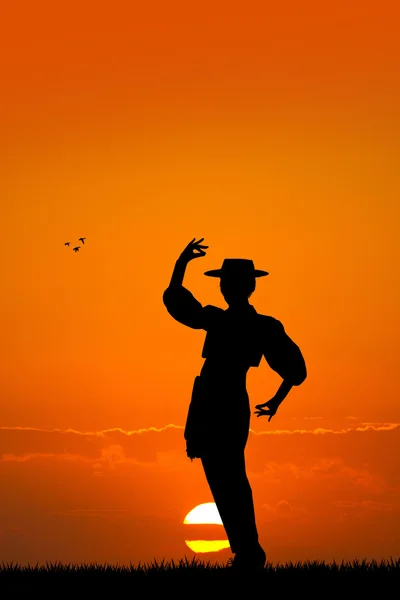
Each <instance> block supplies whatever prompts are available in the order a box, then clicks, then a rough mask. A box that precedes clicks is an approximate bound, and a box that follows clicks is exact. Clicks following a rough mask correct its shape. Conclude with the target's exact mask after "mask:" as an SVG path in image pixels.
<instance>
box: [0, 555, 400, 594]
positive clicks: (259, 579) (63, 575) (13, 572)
mask: <svg viewBox="0 0 400 600" xmlns="http://www.w3.org/2000/svg"><path fill="white" fill-rule="evenodd" d="M399 583H400V559H391V560H388V561H385V560H382V561H380V562H378V561H367V560H354V561H348V562H345V561H343V562H341V563H336V562H332V563H326V562H324V561H306V562H298V563H286V564H279V563H278V564H276V565H272V564H271V563H267V564H266V566H265V569H263V570H262V571H259V572H256V573H244V574H239V573H235V572H233V571H232V570H230V569H229V567H226V565H225V564H221V563H210V562H207V563H206V562H202V561H200V560H198V559H197V558H196V557H195V558H194V559H193V560H189V559H187V558H185V559H183V560H181V561H179V562H174V561H169V562H165V561H164V560H163V561H161V562H160V563H158V562H157V561H153V562H152V563H148V564H139V565H137V566H134V565H129V566H119V565H110V564H96V563H93V564H82V565H76V564H62V563H55V564H52V563H47V564H45V565H35V566H31V565H26V566H23V565H18V564H13V563H11V564H4V563H3V564H2V565H0V593H1V592H3V591H5V590H7V591H8V593H9V594H12V596H11V595H8V596H7V598H8V597H10V598H11V597H13V598H14V597H19V595H18V596H17V595H16V594H19V593H23V594H24V595H25V594H30V595H31V594H33V593H34V592H35V593H38V594H40V595H41V596H42V597H43V595H44V594H45V593H46V592H49V593H50V597H54V598H58V597H64V596H65V594H73V595H74V598H79V597H85V598H86V597H88V596H89V597H92V595H93V594H100V595H102V596H103V595H104V594H107V596H109V597H112V598H115V599H117V598H118V597H122V596H126V595H127V594H128V595H129V597H131V598H143V597H152V592H157V594H158V595H159V593H160V592H161V593H163V594H164V595H167V592H168V595H169V593H170V592H171V593H177V592H180V591H182V592H185V597H186V598H190V597H194V598H195V597H198V594H199V592H202V594H203V597H205V598H206V600H209V598H212V597H214V596H215V597H220V595H221V593H223V592H225V593H227V592H228V593H230V594H231V595H233V596H234V597H236V595H237V593H238V592H239V590H240V589H241V587H242V586H244V587H245V590H246V594H245V596H246V600H249V599H250V598H252V597H257V598H258V597H259V596H260V595H261V596H264V595H265V596H267V595H268V596H269V595H270V594H271V592H276V593H277V594H279V596H281V597H282V594H284V596H283V597H286V595H287V594H290V595H291V596H293V594H295V595H300V593H301V596H302V595H303V593H306V594H307V595H308V596H309V595H310V594H313V593H314V592H315V593H316V594H318V595H319V597H321V595H323V596H327V597H330V595H331V592H333V591H335V592H336V593H338V592H339V593H340V595H341V598H340V600H342V598H343V597H354V598H356V597H358V595H359V593H361V592H363V593H366V594H368V596H367V597H369V595H370V594H371V593H372V592H374V593H376V592H378V593H380V595H381V594H382V593H384V592H387V593H389V592H390V590H391V589H393V586H395V587H394V589H397V590H398V589H399V587H398V586H399ZM252 590H253V591H254V595H253V594H252ZM285 592H286V594H285ZM111 595H112V596H111ZM224 595H225V594H224Z"/></svg>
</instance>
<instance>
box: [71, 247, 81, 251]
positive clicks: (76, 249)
mask: <svg viewBox="0 0 400 600" xmlns="http://www.w3.org/2000/svg"><path fill="white" fill-rule="evenodd" d="M79 248H80V246H75V248H72V250H73V251H74V252H78V250H79Z"/></svg>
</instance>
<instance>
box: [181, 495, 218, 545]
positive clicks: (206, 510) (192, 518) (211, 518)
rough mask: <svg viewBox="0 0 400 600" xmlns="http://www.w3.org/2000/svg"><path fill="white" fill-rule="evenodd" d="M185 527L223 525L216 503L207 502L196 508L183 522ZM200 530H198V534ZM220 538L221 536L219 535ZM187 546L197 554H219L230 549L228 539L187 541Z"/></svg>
mask: <svg viewBox="0 0 400 600" xmlns="http://www.w3.org/2000/svg"><path fill="white" fill-rule="evenodd" d="M183 523H184V524H185V525H190V526H192V525H222V521H221V517H220V515H219V512H218V509H217V507H216V505H215V503H214V502H205V503H204V504H199V505H198V506H195V508H193V509H192V510H191V511H190V512H188V514H187V515H186V517H185V518H184V520H183ZM197 531H198V528H196V532H197ZM218 537H220V536H219V534H218ZM185 543H186V545H187V546H188V547H189V548H190V549H191V550H192V551H193V552H196V553H207V552H218V551H219V550H225V549H226V548H229V541H228V540H227V539H224V540H221V539H217V540H212V539H211V540H204V539H202V540H185Z"/></svg>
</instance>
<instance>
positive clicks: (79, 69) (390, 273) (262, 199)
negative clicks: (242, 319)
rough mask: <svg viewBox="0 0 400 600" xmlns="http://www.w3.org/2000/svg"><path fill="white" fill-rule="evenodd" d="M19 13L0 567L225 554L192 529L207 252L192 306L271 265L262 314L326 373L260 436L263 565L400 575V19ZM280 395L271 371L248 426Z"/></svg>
mask: <svg viewBox="0 0 400 600" xmlns="http://www.w3.org/2000/svg"><path fill="white" fill-rule="evenodd" d="M3 10H4V11H5V12H4V16H3V17H2V23H1V24H0V30H1V31H0V33H1V35H0V50H1V52H0V107H1V110H0V130H1V131H2V139H3V143H2V144H1V146H0V174H1V181H2V193H1V213H0V216H1V233H2V245H3V252H2V257H3V260H2V261H0V278H1V284H2V294H1V295H0V318H1V330H2V338H1V344H0V385H1V388H0V390H1V404H0V457H1V458H0V485H1V489H2V495H1V497H0V560H3V561H11V560H13V561H17V562H27V561H30V562H31V563H32V562H34V563H35V562H37V561H39V562H44V561H46V560H48V561H54V560H63V561H85V562H90V561H95V560H97V561H106V560H107V561H108V562H117V561H119V562H130V561H132V562H139V561H147V560H152V558H153V557H156V558H162V557H164V556H165V557H166V558H179V557H182V556H183V555H184V554H185V553H186V554H187V555H192V553H191V551H190V550H188V548H187V547H186V546H185V543H184V540H185V539H189V538H191V537H192V536H193V535H196V536H202V535H203V536H204V535H206V534H207V535H209V536H211V537H213V536H214V537H215V536H217V537H218V536H219V535H220V529H219V531H217V532H215V531H211V530H209V528H208V529H207V530H206V529H201V527H200V529H199V526H196V528H197V529H192V530H190V531H189V532H188V527H194V526H187V525H183V519H184V517H185V515H186V514H187V513H188V512H189V511H190V510H191V509H192V508H194V507H195V506H196V505H197V504H200V503H203V502H209V501H211V500H212V498H211V495H210V492H209V490H208V488H207V485H206V482H205V478H204V474H203V473H202V471H201V465H200V464H199V461H195V462H193V463H191V462H190V461H189V460H188V459H187V458H186V454H185V447H184V441H183V425H184V422H185V418H186V411H187V406H188V402H189V399H190V392H191V386H192V383H193V379H194V377H195V375H196V374H197V373H198V372H199V369H200V368H201V364H202V360H201V356H200V355H201V348H202V343H203V340H204V332H201V331H194V330H190V329H188V328H185V327H183V326H182V325H180V324H179V323H177V322H175V321H174V320H173V319H172V318H171V317H170V316H169V315H168V313H167V312H166V309H165V307H164V305H163V303H162V293H163V291H164V289H165V287H166V286H167V285H168V282H169V279H170V276H171V272H172V268H173V264H174V261H175V260H176V258H177V256H178V255H179V253H180V252H181V250H182V249H183V247H184V246H185V245H186V244H187V242H188V241H190V240H191V239H192V238H193V237H196V238H199V237H204V238H205V243H207V244H208V245H209V250H208V253H207V256H206V257H205V258H202V259H199V260H196V261H193V262H192V263H191V264H190V265H189V267H188V272H187V277H186V279H185V284H186V285H187V287H188V288H189V289H190V290H191V291H192V292H193V293H194V294H195V296H196V297H197V298H198V299H199V300H200V301H201V302H202V303H203V304H216V305H218V306H222V307H225V304H224V301H223V298H222V296H221V295H220V292H219V289H218V282H217V280H213V279H210V278H207V277H204V276H203V272H204V271H205V270H207V269H212V268H217V267H219V266H220V265H221V263H222V260H223V259H224V258H225V257H243V258H252V259H253V260H254V262H255V265H256V267H258V268H261V269H266V270H267V271H269V273H270V275H269V276H268V277H267V278H265V279H263V280H260V281H259V283H258V284H257V289H256V292H255V294H254V296H252V302H253V304H254V306H255V307H256V308H257V310H258V311H259V312H261V313H264V314H270V315H272V316H274V317H275V318H278V319H279V320H281V321H282V323H283V324H284V326H285V328H286V331H287V332H288V334H289V335H290V336H291V337H292V338H293V339H294V341H295V342H296V343H298V344H299V346H300V348H301V349H302V351H303V354H304V356H305V359H306V362H307V366H308V373H309V376H308V379H307V380H306V381H305V382H304V384H303V385H302V386H300V387H299V388H294V389H293V390H292V391H291V393H290V395H289V396H288V398H287V399H286V400H285V402H284V404H283V405H282V406H281V408H280V410H279V413H278V414H277V415H276V416H275V417H274V419H273V420H272V421H271V422H270V423H268V422H267V420H266V419H264V420H263V419H256V417H253V418H252V422H251V429H252V433H251V435H250V439H249V444H248V449H247V464H248V472H249V478H250V480H251V484H252V486H253V493H254V498H255V506H256V513H257V519H258V523H259V531H260V538H261V541H262V543H263V545H264V546H265V549H266V552H267V555H268V559H269V560H271V561H273V562H276V561H278V560H279V561H286V560H303V559H306V558H311V559H314V558H319V559H326V560H331V559H333V558H335V559H337V560H340V559H342V558H349V559H351V558H355V557H358V558H362V557H364V556H369V557H371V558H377V559H379V558H381V557H388V556H390V555H392V556H393V555H396V554H397V555H398V554H399V552H400V537H399V534H398V531H399V525H400V504H399V501H400V476H399V468H398V467H399V464H398V447H399V441H400V438H399V436H400V404H399V392H398V388H397V379H396V378H395V377H394V375H395V374H396V372H398V371H399V360H398V356H399V352H398V338H399V334H400V327H399V310H398V307H399V306H400V285H399V266H398V265H399V260H400V256H399V255H400V252H399V244H398V227H399V212H400V209H399V193H400V177H399V167H400V165H399V159H398V157H399V156H400V144H399V139H400V137H399V134H400V112H399V106H400V83H399V78H398V72H399V67H400V64H399V63H400V61H399V59H400V41H399V36H398V30H399V25H400V9H399V8H398V7H397V6H395V5H394V3H389V2H385V1H383V2H380V3H379V4H377V3H368V2H365V1H364V2H359V1H358V0H357V1H356V2H352V3H349V2H344V0H340V1H339V2H338V1H336V2H324V3H323V8H321V3H320V2H316V1H310V2H301V3H300V2H294V0H286V1H285V2H280V3H279V10H278V8H277V7H276V6H275V7H274V8H268V3H265V2H264V3H259V4H256V3H254V2H246V3H245V5H241V4H240V3H232V2H229V3H228V2H217V3H215V2H212V3H211V2H203V3H201V5H198V6H196V5H193V4H192V3H191V4H190V5H188V3H187V2H186V3H183V2H182V3H174V2H172V3H168V5H167V4H165V3H160V2H152V3H150V2H147V3H144V4H143V6H140V7H139V6H135V7H133V6H132V4H131V3H127V2H126V3H122V2H113V3H111V4H107V3H98V2H96V3H94V2H92V0H90V1H87V2H85V3H83V6H82V3H78V2H74V1H73V2H68V3H64V2H61V3H56V4H54V3H50V2H41V1H40V0H39V1H38V2H36V3H35V4H34V5H33V4H32V3H24V2H19V3H8V6H6V7H5V9H3ZM80 236H86V243H85V245H84V246H83V247H82V248H81V250H80V251H79V252H77V253H74V252H73V251H72V249H71V247H69V248H68V247H65V246H64V242H65V241H67V240H71V242H72V244H74V245H75V244H76V243H77V240H78V238H79V237H80ZM279 383H280V378H279V376H278V375H277V374H276V373H274V372H272V371H271V370H270V369H269V368H268V366H267V364H266V362H265V361H263V362H262V363H261V365H260V367H259V368H258V369H253V370H251V371H250V373H249V376H248V389H249V393H250V397H251V403H252V406H254V405H255V404H257V403H259V402H263V401H265V400H267V399H269V398H270V397H271V396H272V395H273V393H274V392H275V391H276V389H277V387H278V385H279ZM215 527H216V528H217V529H218V526H215ZM215 527H214V529H215ZM224 552H225V554H224V553H219V554H216V555H212V556H213V557H214V558H215V557H217V558H218V559H219V558H221V559H223V560H224V559H225V558H226V556H229V552H228V553H227V554H226V551H224Z"/></svg>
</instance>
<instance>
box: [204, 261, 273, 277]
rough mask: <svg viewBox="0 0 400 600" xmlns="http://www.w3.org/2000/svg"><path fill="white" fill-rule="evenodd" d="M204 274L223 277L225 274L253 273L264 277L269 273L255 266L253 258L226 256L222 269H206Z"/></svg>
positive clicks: (240, 274) (242, 274)
mask: <svg viewBox="0 0 400 600" xmlns="http://www.w3.org/2000/svg"><path fill="white" fill-rule="evenodd" d="M204 275H207V276H208V277H222V276H223V275H224V276H225V275H227V276H231V277H243V276H249V275H252V276H253V277H264V276H265V275H268V273H267V271H260V269H255V268H254V263H253V261H252V260H249V259H247V258H225V260H224V262H223V263H222V267H221V268H220V269H214V270H212V271H206V272H205V273H204Z"/></svg>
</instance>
